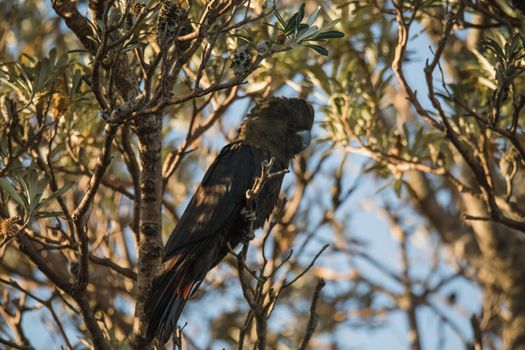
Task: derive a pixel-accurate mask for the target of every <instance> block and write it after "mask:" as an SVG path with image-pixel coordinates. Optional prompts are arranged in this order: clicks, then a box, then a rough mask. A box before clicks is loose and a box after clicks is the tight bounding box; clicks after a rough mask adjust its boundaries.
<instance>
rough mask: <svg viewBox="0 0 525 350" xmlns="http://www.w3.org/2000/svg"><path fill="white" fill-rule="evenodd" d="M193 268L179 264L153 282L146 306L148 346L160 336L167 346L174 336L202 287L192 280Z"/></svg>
mask: <svg viewBox="0 0 525 350" xmlns="http://www.w3.org/2000/svg"><path fill="white" fill-rule="evenodd" d="M190 268H191V267H190V266H187V264H180V265H179V264H176V265H175V266H173V267H172V268H170V269H167V270H166V271H164V272H163V273H162V274H161V275H159V276H158V277H156V278H155V279H154V280H153V283H152V286H151V291H150V293H149V295H148V297H147V299H146V302H145V304H144V310H145V313H146V319H147V322H148V329H147V331H146V339H147V341H148V342H151V341H152V340H153V338H155V336H156V335H157V334H159V338H160V340H161V341H162V344H165V343H166V342H167V341H168V340H169V338H170V337H171V335H172V334H173V331H174V329H175V327H176V326H177V321H178V319H179V317H180V314H181V313H182V309H183V308H184V305H185V304H186V301H187V300H188V298H189V297H190V296H191V294H192V293H193V292H194V291H195V290H196V289H197V288H198V286H199V284H200V282H196V281H194V280H192V278H191V273H188V272H189V270H190Z"/></svg>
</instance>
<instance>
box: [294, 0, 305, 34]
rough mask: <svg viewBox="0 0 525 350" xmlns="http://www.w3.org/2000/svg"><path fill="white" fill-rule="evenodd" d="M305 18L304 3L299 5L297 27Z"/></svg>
mask: <svg viewBox="0 0 525 350" xmlns="http://www.w3.org/2000/svg"><path fill="white" fill-rule="evenodd" d="M303 18H304V3H303V4H302V5H301V7H299V15H298V16H297V26H296V27H297V28H298V27H299V25H300V24H301V22H302V21H303Z"/></svg>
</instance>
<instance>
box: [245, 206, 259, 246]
mask: <svg viewBox="0 0 525 350" xmlns="http://www.w3.org/2000/svg"><path fill="white" fill-rule="evenodd" d="M241 215H242V217H243V219H244V220H245V221H246V222H248V227H246V228H245V229H244V232H243V236H242V243H243V244H247V243H249V242H250V241H251V240H252V239H254V238H255V233H254V232H253V223H254V222H255V220H256V219H257V213H256V212H255V210H253V209H249V208H247V207H244V208H242V209H241Z"/></svg>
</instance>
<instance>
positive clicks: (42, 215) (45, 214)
mask: <svg viewBox="0 0 525 350" xmlns="http://www.w3.org/2000/svg"><path fill="white" fill-rule="evenodd" d="M63 215H64V213H62V212H61V211H39V212H37V213H35V214H34V215H33V217H34V218H35V219H43V218H51V217H57V216H63Z"/></svg>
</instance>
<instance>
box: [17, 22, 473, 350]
mask: <svg viewBox="0 0 525 350" xmlns="http://www.w3.org/2000/svg"><path fill="white" fill-rule="evenodd" d="M416 31H417V30H416ZM429 45H430V42H429V41H428V39H427V38H426V36H425V35H419V36H417V37H415V38H414V39H413V41H411V43H410V48H411V49H412V50H414V51H416V53H417V58H416V59H414V60H412V61H410V62H407V63H406V64H405V71H406V73H407V74H406V76H407V78H408V80H409V83H410V84H411V85H412V86H413V87H415V89H416V90H418V92H419V93H418V96H420V97H422V99H423V101H427V99H426V97H424V96H426V91H427V89H426V84H425V83H424V80H423V79H421V77H422V71H423V66H424V63H425V58H427V57H428V56H430V49H429ZM288 92H289V93H290V95H294V93H293V92H292V91H291V90H289V91H288V90H286V93H288ZM316 102H317V103H320V102H321V101H316ZM244 110H245V108H244V106H240V105H239V106H238V108H235V109H232V110H231V111H230V113H231V114H232V115H234V117H233V118H232V120H236V121H237V120H238V118H237V115H238V114H239V113H240V111H242V112H244ZM321 119H322V114H321V113H317V121H319V120H321ZM235 123H236V122H232V123H231V126H234V125H235ZM315 133H316V134H317V135H320V134H322V130H320V128H319V126H316V130H315ZM218 140H219V139H214V142H213V144H214V145H215V143H216V146H217V148H218V147H220V146H222V145H223V144H224V140H221V141H218ZM364 161H365V159H364V158H362V157H360V156H355V155H352V156H351V161H349V162H347V168H346V171H347V173H348V182H349V183H353V181H354V180H355V178H356V177H357V176H358V174H359V171H360V170H361V165H362V164H363V162H364ZM326 166H328V167H330V166H334V164H327V165H326ZM201 173H202V169H201V172H200V173H199V174H198V175H197V174H196V177H197V176H199V177H200V176H201ZM316 186H320V185H316ZM381 186H382V184H379V183H378V181H374V180H372V179H370V178H369V179H367V180H366V181H364V182H363V183H362V185H361V186H360V188H359V190H358V191H357V192H356V193H355V194H354V195H353V196H352V197H351V199H350V202H349V203H348V204H347V205H348V206H349V207H348V210H349V211H350V212H351V213H352V215H351V217H350V227H349V229H348V230H349V231H350V232H352V234H353V235H355V237H356V238H359V239H361V240H363V241H366V242H367V252H368V253H369V254H370V255H371V256H373V257H375V258H376V259H377V260H379V261H381V262H383V263H384V264H385V265H387V266H390V267H391V268H392V269H394V270H399V269H400V266H401V265H400V258H399V249H398V244H399V243H398V242H397V241H396V240H395V239H394V238H393V237H392V235H391V233H390V227H389V224H388V222H386V220H385V219H384V218H381V217H380V216H379V215H378V214H377V213H376V212H375V211H374V210H373V209H372V210H371V209H370V208H374V207H375V208H376V209H377V208H378V207H380V206H381V204H382V203H383V202H384V201H385V200H386V201H388V202H391V203H395V204H396V206H399V205H402V204H400V203H399V200H398V199H397V198H396V197H395V195H394V194H393V191H392V190H390V189H386V190H384V191H381V192H379V193H378V192H377V190H378V188H379V187H381ZM322 190H323V188H322V186H321V187H318V188H315V187H314V188H312V189H310V194H309V195H311V196H314V195H316V191H322ZM363 203H371V205H368V206H364V205H363ZM407 210H408V209H407ZM414 226H417V222H416V225H414ZM323 237H324V238H323ZM326 237H330V235H329V233H328V232H324V233H323V232H320V234H319V235H318V236H317V239H318V240H319V244H321V242H323V239H324V240H326V239H327V238H326ZM411 239H412V243H413V244H412V248H413V249H412V250H411V251H410V256H411V259H412V260H413V261H414V262H416V263H415V264H414V265H413V269H412V271H411V273H412V274H413V275H415V276H425V275H426V274H427V273H428V270H429V257H430V256H431V254H432V251H433V250H432V248H433V246H435V245H436V244H437V242H436V241H434V240H433V239H432V237H431V236H430V235H428V234H425V233H424V232H418V233H415V234H414V235H413V236H412V238H411ZM314 248H315V244H314V245H313V247H312V248H311V255H313V254H315V249H314ZM444 254H445V255H446V254H447V253H446V252H444ZM327 255H328V254H327ZM336 260H337V258H333V257H322V258H321V259H320V260H319V266H333V264H338V263H339V262H338V261H336ZM357 264H358V266H359V270H361V271H363V272H364V273H366V274H367V276H369V277H370V278H372V279H374V280H376V281H377V282H378V283H380V284H385V285H387V286H391V287H392V288H396V285H395V283H394V282H392V281H389V280H388V279H387V278H385V276H384V275H383V274H382V273H381V272H380V271H378V270H377V269H376V268H374V267H373V266H371V265H370V264H368V263H367V262H365V261H359V260H358V261H357ZM438 272H439V273H440V274H442V275H447V274H450V273H452V270H451V268H450V267H449V266H447V265H445V264H442V265H441V266H440V268H439V271H438ZM332 288H333V287H332ZM325 292H326V293H330V286H328V287H327V288H326V289H325ZM449 292H455V293H457V296H458V299H457V300H458V301H457V305H458V306H457V307H456V308H458V309H460V312H459V314H460V315H461V316H458V313H455V312H452V311H451V308H449V307H444V308H441V307H440V310H441V311H442V312H443V313H444V314H447V315H450V317H451V319H452V320H454V322H455V323H456V324H457V325H458V327H459V328H460V329H461V330H462V332H463V333H464V334H465V335H466V336H467V337H468V338H470V337H471V330H470V326H469V323H468V316H469V313H473V312H477V311H478V310H479V308H480V303H481V295H480V292H479V290H478V288H476V287H475V286H473V285H472V284H471V283H469V282H467V281H464V280H459V279H458V280H456V281H454V282H452V283H450V284H449V285H447V287H445V288H444V290H443V293H442V297H443V298H446V295H447V294H448V293H449ZM209 299H211V298H206V297H204V298H203V299H202V300H200V301H199V302H198V303H194V304H193V305H190V306H189V307H188V308H187V310H186V312H185V313H184V315H183V317H182V318H181V320H182V321H184V320H188V321H189V322H190V325H189V326H188V328H187V331H188V332H189V333H190V335H193V336H198V335H199V334H202V332H203V329H201V328H200V326H199V325H198V323H197V321H196V320H198V318H199V316H200V315H201V314H202V313H203V312H205V313H207V314H208V315H209V313H212V314H213V313H215V314H216V313H217V312H220V310H219V309H216V308H215V307H214V305H213V303H214V302H216V301H215V300H209ZM436 299H437V300H436V304H437V305H443V304H444V303H443V300H444V299H443V300H440V298H439V297H438V298H436ZM234 306H235V305H226V308H228V307H234ZM277 316H278V315H277ZM277 316H276V317H277ZM41 317H45V318H46V319H48V320H49V319H50V317H49V315H48V313H47V312H46V311H45V310H43V311H39V312H32V313H29V314H28V317H26V318H25V319H24V326H25V328H26V329H27V330H28V332H27V333H28V335H29V337H30V338H31V340H32V341H33V342H34V344H35V346H36V347H37V348H38V349H48V348H50V347H51V348H52V347H55V346H56V344H57V343H56V342H55V341H56V339H58V338H56V336H55V330H54V325H52V324H51V322H46V324H47V325H49V327H48V328H41V325H42V323H41V322H40V318H41ZM418 319H419V320H420V325H421V332H422V340H423V348H424V349H425V350H427V349H428V350H431V349H432V350H433V349H438V345H439V344H438V342H439V341H438V337H439V332H440V330H439V326H438V324H439V319H438V318H436V317H435V315H434V313H433V312H431V311H429V310H428V309H427V310H422V311H421V312H420V313H419V314H418ZM387 321H388V323H387V325H386V326H384V327H380V328H378V329H375V330H369V329H366V328H357V327H350V326H341V327H340V328H339V330H338V331H337V333H336V337H337V339H338V343H339V346H340V347H339V349H343V350H346V349H362V350H375V349H385V348H387V349H392V350H401V349H403V350H404V349H408V348H409V346H408V337H407V334H408V333H407V330H408V328H407V321H406V317H405V315H404V314H402V313H395V314H392V315H389V316H388V318H387ZM442 331H443V332H444V333H443V334H444V339H445V344H444V346H443V349H459V348H462V347H463V346H462V345H463V343H462V342H461V341H460V340H459V339H458V338H457V336H456V335H455V333H454V332H452V331H451V330H450V328H448V327H445V328H444V329H443V330H442ZM69 333H70V334H71V336H72V339H74V335H73V333H71V332H69ZM203 340H204V339H203Z"/></svg>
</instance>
